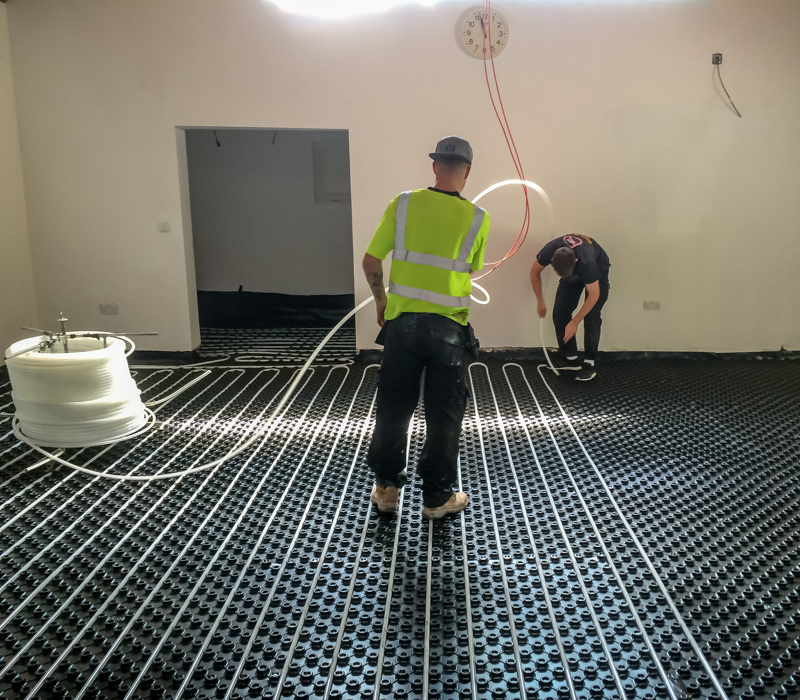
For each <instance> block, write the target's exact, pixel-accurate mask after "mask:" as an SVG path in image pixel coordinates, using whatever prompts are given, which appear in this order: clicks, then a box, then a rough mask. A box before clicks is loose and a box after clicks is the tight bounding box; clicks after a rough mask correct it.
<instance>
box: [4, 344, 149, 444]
mask: <svg viewBox="0 0 800 700" xmlns="http://www.w3.org/2000/svg"><path fill="white" fill-rule="evenodd" d="M45 340H47V338H45V337H43V336H42V337H40V338H38V339H36V338H28V339H26V340H21V341H19V342H17V343H14V344H13V345H12V346H11V347H10V348H9V349H8V353H7V354H9V355H12V354H13V353H15V352H17V351H19V350H23V349H25V348H27V347H30V346H31V345H32V344H36V343H38V342H40V341H45ZM69 350H70V352H68V353H65V352H63V348H62V346H61V344H60V343H56V344H55V345H54V346H53V347H52V348H51V349H50V350H49V351H47V352H33V351H32V352H28V353H25V354H22V355H18V356H17V357H12V358H10V359H9V360H8V361H7V363H6V364H7V366H8V373H9V377H10V379H11V387H12V391H11V397H12V400H13V402H14V406H15V407H16V415H15V417H14V433H15V435H16V436H17V437H18V438H20V439H23V436H24V441H25V442H27V443H28V444H31V445H33V444H35V445H40V446H47V447H62V448H63V447H87V446H90V445H100V444H109V443H110V442H117V441H119V440H122V439H125V438H126V437H129V436H131V435H134V434H137V433H138V432H139V431H141V430H142V428H143V427H145V426H146V425H147V424H148V421H149V419H150V416H151V415H152V413H151V412H150V411H149V410H148V409H146V408H145V406H144V405H143V404H142V400H141V398H140V392H139V389H138V388H137V386H136V383H135V382H134V381H133V378H132V377H131V374H130V370H129V369H128V363H127V361H126V359H125V358H126V352H125V343H124V341H123V340H120V339H117V338H108V339H107V340H106V343H105V345H104V343H103V341H101V340H99V339H97V338H90V337H85V336H84V337H77V338H70V340H69Z"/></svg>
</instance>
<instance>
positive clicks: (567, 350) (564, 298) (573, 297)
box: [553, 279, 609, 360]
mask: <svg viewBox="0 0 800 700" xmlns="http://www.w3.org/2000/svg"><path fill="white" fill-rule="evenodd" d="M585 289H586V286H585V285H584V284H582V283H581V282H567V281H566V280H563V279H562V280H561V281H560V282H559V283H558V289H557V290H556V300H555V302H554V303H553V325H554V326H555V327H556V338H558V349H559V351H560V352H561V356H562V357H565V358H566V357H577V355H578V341H577V336H573V337H572V338H570V341H569V342H568V343H565V342H564V332H565V331H566V329H567V324H568V323H569V322H570V321H571V320H572V313H573V312H574V311H575V309H576V308H577V307H578V302H580V300H581V293H582V292H583V291H584V290H585ZM608 290H609V285H608V280H600V298H599V299H598V300H597V303H596V304H595V305H594V306H593V307H592V310H591V311H590V312H589V313H588V314H586V317H585V318H584V319H583V348H584V355H585V357H586V359H587V360H596V359H597V347H598V345H600V326H601V325H602V324H603V320H602V319H601V318H600V312H601V311H602V309H603V305H604V304H605V303H606V300H607V299H608Z"/></svg>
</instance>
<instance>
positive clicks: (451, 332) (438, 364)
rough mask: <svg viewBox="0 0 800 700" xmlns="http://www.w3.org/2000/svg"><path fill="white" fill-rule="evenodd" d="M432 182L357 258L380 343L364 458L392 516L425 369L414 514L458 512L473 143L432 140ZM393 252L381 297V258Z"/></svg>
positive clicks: (408, 199)
mask: <svg viewBox="0 0 800 700" xmlns="http://www.w3.org/2000/svg"><path fill="white" fill-rule="evenodd" d="M430 157H431V158H433V172H434V174H435V176H436V183H435V185H434V186H433V187H429V188H428V189H426V190H413V191H411V192H403V193H402V194H400V195H398V196H397V197H395V198H394V199H393V200H392V201H391V202H390V203H389V206H388V207H387V208H386V212H385V213H384V215H383V219H381V223H380V225H379V226H378V229H377V230H376V231H375V235H374V236H373V237H372V242H371V243H370V244H369V247H368V248H367V252H366V254H365V255H364V262H363V267H364V274H365V275H366V277H367V281H368V282H369V285H370V287H371V288H372V293H373V295H374V296H375V304H376V306H377V312H378V325H380V326H381V332H380V334H379V335H378V338H377V340H376V342H377V343H378V344H381V345H383V347H384V352H383V362H382V363H381V371H380V379H379V382H378V398H377V415H376V423H375V432H374V433H373V435H372V443H371V444H370V447H369V453H368V455H367V461H368V463H369V465H370V467H371V468H372V470H373V471H374V472H375V488H374V489H373V491H372V502H373V503H374V504H375V507H376V508H377V509H378V511H380V512H381V513H394V512H395V511H396V510H397V507H398V502H399V499H400V489H401V488H402V487H403V486H404V485H405V484H406V482H407V476H406V471H405V467H406V446H407V441H408V435H407V431H408V424H409V421H410V420H411V416H412V415H413V413H414V410H415V408H416V406H417V402H418V400H419V386H420V378H421V376H422V372H423V370H425V386H424V401H425V423H426V427H427V431H426V436H425V445H424V447H423V449H422V454H421V455H420V458H419V463H418V465H417V470H418V473H419V476H420V478H421V480H422V505H423V508H422V515H423V517H425V518H431V519H435V518H441V517H444V516H445V515H447V514H449V513H458V512H459V511H462V510H464V508H466V507H467V504H468V503H469V498H468V497H467V494H465V493H459V492H456V491H454V490H453V487H454V486H455V485H456V484H457V483H458V443H459V439H460V437H461V421H462V420H463V418H464V410H465V409H466V405H467V386H466V381H465V379H466V367H467V362H468V357H469V356H470V354H473V355H474V356H476V357H477V341H476V340H475V335H474V334H473V332H472V327H471V326H470V325H469V306H470V298H469V297H470V292H471V291H472V282H471V280H470V277H469V273H470V272H472V271H478V270H480V269H481V268H482V267H483V255H484V251H485V250H486V236H487V234H488V233H489V216H488V215H487V214H486V212H485V211H483V209H481V208H480V207H476V206H475V205H474V204H472V203H471V202H469V201H468V200H466V199H464V198H463V197H461V195H460V192H461V190H463V189H464V185H465V184H466V181H467V177H468V176H469V172H470V168H471V166H472V148H471V147H470V145H469V143H467V141H465V140H464V139H461V138H458V137H457V136H448V137H447V138H444V139H442V140H441V141H439V143H438V144H437V145H436V152H435V153H431V154H430ZM390 252H391V253H392V267H391V273H390V275H389V294H388V297H387V295H386V293H385V291H384V287H385V285H384V280H383V264H382V262H381V261H382V260H384V259H385V258H386V256H387V255H388V254H389V253H390Z"/></svg>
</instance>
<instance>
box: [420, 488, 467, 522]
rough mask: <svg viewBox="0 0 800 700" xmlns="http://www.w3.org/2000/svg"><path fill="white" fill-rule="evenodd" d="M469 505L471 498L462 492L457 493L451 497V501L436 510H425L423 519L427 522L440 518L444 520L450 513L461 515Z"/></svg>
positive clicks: (423, 510)
mask: <svg viewBox="0 0 800 700" xmlns="http://www.w3.org/2000/svg"><path fill="white" fill-rule="evenodd" d="M468 505H469V496H467V494H465V493H461V492H460V491H456V492H454V493H453V495H452V496H450V499H449V500H448V501H447V503H444V504H443V505H441V506H437V507H436V508H423V509H422V517H423V518H425V519H426V520H438V519H439V518H443V517H444V516H445V515H450V513H460V512H461V511H462V510H464V508H466V507H467V506H468Z"/></svg>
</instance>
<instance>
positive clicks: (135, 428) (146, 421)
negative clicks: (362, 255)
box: [8, 180, 557, 481]
mask: <svg viewBox="0 0 800 700" xmlns="http://www.w3.org/2000/svg"><path fill="white" fill-rule="evenodd" d="M508 185H524V186H525V187H527V188H529V189H532V190H534V191H535V192H536V193H537V194H538V195H539V196H540V197H541V198H542V201H543V202H544V205H545V208H546V210H547V214H548V217H549V219H550V222H551V224H552V222H553V207H552V205H551V203H550V198H549V197H548V196H547V193H546V192H545V191H544V190H543V189H542V188H541V187H540V186H539V185H537V184H536V183H535V182H531V181H529V180H504V181H503V182H499V183H497V184H495V185H492V186H491V187H488V188H487V189H485V190H484V191H483V192H481V193H480V194H479V195H478V196H477V197H475V199H473V200H472V202H473V204H474V203H476V202H478V201H479V200H480V199H482V198H483V197H484V196H485V195H487V194H489V193H490V192H492V191H494V190H496V189H498V188H500V187H505V186H508ZM473 286H475V287H477V288H478V289H479V290H480V291H481V292H483V294H484V295H485V296H486V299H485V300H481V299H477V298H475V297H473V296H471V295H470V296H471V299H472V300H473V301H475V302H476V303H478V304H488V303H489V302H490V301H491V297H490V295H489V292H488V291H486V289H484V288H483V287H482V286H480V285H479V284H477V283H475V282H473ZM372 301H374V298H373V297H369V298H367V299H365V300H364V301H363V302H361V303H360V304H359V305H358V306H357V307H356V308H355V309H353V310H352V311H351V312H350V313H348V314H347V315H346V316H345V317H344V318H343V319H342V320H341V321H339V323H337V324H336V325H335V326H334V327H333V329H332V330H331V331H330V332H329V333H328V334H327V335H326V336H325V338H323V340H322V342H321V343H320V344H319V345H318V346H317V347H316V349H315V350H314V351H313V352H312V353H311V355H310V356H309V358H308V359H307V360H306V362H305V363H304V364H303V366H302V367H301V368H300V371H299V372H298V373H297V375H296V376H295V378H294V381H293V382H292V383H291V385H290V386H289V387H288V389H287V390H286V393H285V394H284V395H283V397H282V398H281V400H280V401H279V402H278V404H277V405H276V407H275V409H274V410H273V412H272V414H271V415H270V417H269V418H268V419H267V421H266V423H265V426H269V424H270V423H272V421H273V420H274V419H275V416H277V415H278V414H279V413H280V411H281V410H282V409H283V407H284V406H285V405H286V402H287V401H288V399H289V397H290V396H291V395H292V393H293V392H294V390H295V389H296V388H297V385H298V384H299V383H300V381H301V380H302V378H303V375H304V374H305V373H306V371H307V370H308V368H309V367H310V366H311V363H312V362H313V361H314V359H315V358H316V357H317V355H318V354H319V353H320V351H321V350H322V348H324V347H325V345H326V344H327V343H328V341H329V340H330V339H331V338H332V337H333V336H334V335H335V333H336V332H337V331H338V330H339V329H340V328H341V327H342V326H343V325H344V324H345V323H346V322H347V321H349V320H350V319H351V318H352V317H353V316H355V314H356V313H358V312H359V311H361V309H363V308H365V307H366V306H367V305H368V304H370V303H371V302H372ZM44 339H45V338H42V340H44ZM80 340H81V341H85V340H89V339H86V338H83V339H80ZM109 340H110V341H111V342H110V345H109V347H112V346H113V347H114V348H115V351H114V353H115V356H116V353H117V350H116V348H117V345H115V343H118V342H119V341H118V340H117V339H116V338H109ZM125 341H127V342H128V343H130V345H131V350H130V351H129V352H128V353H126V354H123V355H122V360H123V361H124V359H125V358H126V357H127V356H128V355H130V354H131V353H132V352H133V348H134V345H133V342H132V341H131V340H129V339H128V338H125ZM22 342H23V343H27V344H28V345H30V344H31V339H28V340H27V341H22ZM76 342H78V339H75V340H70V343H71V344H73V343H76ZM96 342H97V343H98V344H99V342H100V341H96ZM542 346H543V349H544V352H545V357H547V359H548V362H549V361H550V358H549V356H548V354H547V350H546V348H544V342H543V343H542ZM22 347H23V346H22V345H21V344H19V343H17V344H16V345H15V346H12V347H11V348H9V354H11V352H15V348H16V349H22ZM83 354H86V352H84V353H83ZM31 355H32V354H31V353H28V354H26V355H20V356H18V357H17V358H13V359H12V360H10V361H9V363H8V364H9V373H12V370H11V363H12V362H14V363H16V362H17V360H19V359H21V358H29V357H30V356H31ZM42 355H43V354H42V353H35V354H33V356H34V357H36V356H42ZM49 356H50V357H53V356H54V355H53V354H49ZM220 359H223V358H220ZM218 361H219V360H214V361H212V362H211V363H213V362H218ZM74 362H75V360H72V361H71V363H73V364H74ZM211 363H202V364H211ZM23 366H24V365H23ZM74 366H77V365H74ZM550 367H551V368H552V369H553V371H556V370H555V368H553V366H552V363H551V364H550ZM67 371H69V370H67ZM125 372H126V374H127V376H128V379H130V382H131V383H132V384H133V387H134V391H135V393H136V398H137V399H138V401H139V407H137V411H138V412H137V414H136V419H135V420H134V419H132V418H130V417H129V418H128V420H129V424H123V426H117V427H118V428H119V430H123V428H124V432H123V433H122V434H121V435H118V436H117V437H111V438H109V437H108V436H107V435H106V436H104V435H103V434H102V432H101V431H99V430H98V431H97V434H96V435H95V433H94V432H92V431H89V430H88V429H87V431H86V432H85V434H83V435H81V440H83V442H82V443H81V444H76V442H77V441H76V440H73V439H72V438H70V436H69V435H65V437H64V438H63V441H66V442H68V443H69V444H64V442H63V441H59V444H58V445H55V444H51V442H52V440H51V439H50V435H48V436H47V438H46V439H45V442H44V443H41V442H40V441H39V440H37V438H36V435H35V433H36V429H35V428H33V429H32V428H31V425H34V422H33V421H31V419H32V418H33V416H30V417H28V412H27V411H23V412H24V413H25V414H26V415H25V417H21V416H20V412H19V406H17V415H16V416H15V418H14V434H15V435H16V437H17V438H18V439H19V440H21V441H22V442H25V443H27V444H28V445H30V447H32V448H33V449H34V450H36V451H38V452H40V453H41V454H43V455H44V456H45V457H48V458H49V459H50V460H51V461H53V462H58V463H59V464H63V465H64V466H66V467H70V468H72V469H76V470H77V471H80V472H83V473H85V474H90V475H92V476H98V477H102V478H105V479H116V480H121V481H155V480H162V479H174V478H177V477H182V476H187V475H189V474H196V473H197V472H201V471H205V470H207V469H211V468H212V467H215V466H217V465H219V464H222V463H223V462H227V461H228V460H229V459H232V458H233V457H235V456H236V455H238V454H241V453H242V452H244V451H245V450H246V449H248V448H249V447H250V446H252V445H253V443H255V442H256V440H258V438H259V437H260V436H261V435H262V434H263V432H264V428H262V429H261V430H258V431H257V432H256V433H255V434H254V435H253V436H252V437H250V438H249V439H248V440H247V441H245V442H244V443H242V444H241V445H239V446H238V447H236V448H234V449H232V450H231V451H229V452H228V453H227V454H225V455H224V456H222V457H220V458H219V459H215V460H214V461H212V462H208V463H206V464H202V465H200V466H197V467H193V468H191V469H185V470H183V471H179V472H171V473H169V474H152V475H149V476H128V475H121V474H106V473H103V472H98V471H94V470H91V469H86V468H85V467H81V466H80V465H77V464H74V463H72V462H70V461H68V460H65V459H62V458H61V457H59V456H58V455H57V454H52V453H50V452H47V451H46V450H44V449H43V448H42V445H46V446H50V447H56V446H57V447H71V446H76V447H87V446H94V445H105V444H109V443H110V442H117V441H120V440H124V439H129V438H132V437H136V436H137V435H139V434H141V433H142V432H145V431H146V430H149V429H150V428H152V427H153V425H154V424H155V416H154V414H153V412H152V411H151V410H150V409H149V408H147V406H145V405H143V404H142V403H141V399H139V393H138V389H136V388H135V387H136V385H135V383H134V382H133V379H132V378H131V377H130V372H129V369H128V367H127V364H126V366H125ZM556 373H557V372H556ZM17 374H19V373H17ZM11 378H12V383H13V382H14V381H15V379H14V375H13V374H12V377H11ZM26 381H27V378H26ZM98 381H100V380H98ZM45 396H46V395H44V394H43V395H42V396H41V399H42V400H43V399H44V398H45ZM15 404H16V400H15ZM110 408H112V410H113V406H111V407H110ZM120 410H121V409H116V411H117V412H116V413H115V414H114V415H118V414H119V412H120ZM126 415H127V414H126ZM95 420H97V418H96V419H95ZM73 437H74V436H73ZM93 438H97V439H95V440H93ZM86 440H90V441H91V442H90V443H89V444H88V445H87V444H86V442H85V441H86ZM92 440H93V441H92Z"/></svg>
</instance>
